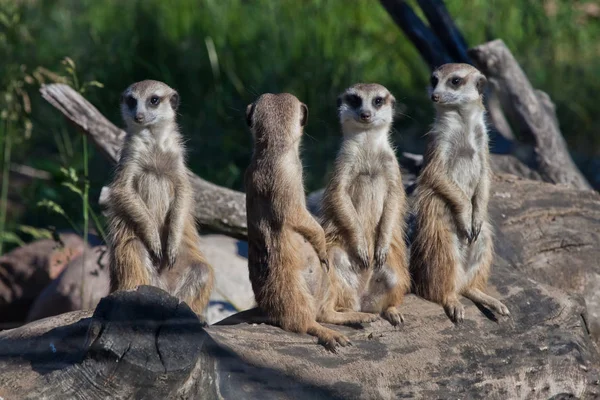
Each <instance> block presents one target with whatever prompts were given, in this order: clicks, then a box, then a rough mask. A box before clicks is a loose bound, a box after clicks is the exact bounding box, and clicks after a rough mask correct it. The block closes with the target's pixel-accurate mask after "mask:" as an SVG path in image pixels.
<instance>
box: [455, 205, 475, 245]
mask: <svg viewBox="0 0 600 400" xmlns="http://www.w3.org/2000/svg"><path fill="white" fill-rule="evenodd" d="M456 228H457V231H458V235H459V236H460V237H461V238H462V239H465V240H466V241H467V243H468V244H471V242H472V241H473V230H472V221H471V214H470V213H468V212H463V213H462V214H460V215H458V216H457V218H456Z"/></svg>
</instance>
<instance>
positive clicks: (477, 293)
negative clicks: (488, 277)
mask: <svg viewBox="0 0 600 400" xmlns="http://www.w3.org/2000/svg"><path fill="white" fill-rule="evenodd" d="M463 296H465V297H466V298H467V299H469V300H471V301H472V302H474V303H479V304H481V305H484V306H486V307H487V308H489V309H491V310H493V311H496V312H497V313H498V314H500V315H509V314H510V312H509V311H508V308H507V307H506V306H505V305H504V304H502V302H501V301H500V300H498V299H495V298H493V297H492V296H490V295H487V294H485V293H483V292H482V291H481V290H479V289H473V288H471V289H467V290H466V291H465V293H463Z"/></svg>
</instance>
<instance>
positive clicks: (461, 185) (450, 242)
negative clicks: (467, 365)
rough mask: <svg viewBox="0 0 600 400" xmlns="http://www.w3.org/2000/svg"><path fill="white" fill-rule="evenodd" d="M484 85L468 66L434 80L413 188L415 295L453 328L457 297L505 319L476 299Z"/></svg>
mask: <svg viewBox="0 0 600 400" xmlns="http://www.w3.org/2000/svg"><path fill="white" fill-rule="evenodd" d="M485 84H486V78H485V77H484V76H483V74H482V73H481V72H479V71H478V70H477V69H476V68H474V67H472V66H470V65H468V64H445V65H442V66H441V67H439V68H437V69H436V70H435V71H434V72H433V74H432V76H431V86H432V92H431V100H432V101H433V102H434V105H435V109H436V118H435V122H434V124H433V128H432V129H431V131H430V132H429V134H428V136H429V143H428V147H427V152H426V154H425V165H424V168H423V170H422V172H421V175H420V176H419V178H418V181H417V195H416V199H415V214H416V221H415V222H416V226H415V237H414V240H413V243H412V248H411V272H412V275H413V279H414V287H415V291H416V293H417V294H419V295H420V296H423V297H424V298H426V299H428V300H431V301H434V302H436V303H439V304H441V305H442V306H443V307H444V309H445V311H446V313H447V314H448V316H449V317H450V319H452V320H453V321H454V322H459V321H462V320H463V318H464V312H465V311H464V307H463V306H462V305H461V303H460V302H459V299H458V296H459V295H463V296H465V297H467V298H468V299H470V300H472V301H473V302H476V303H480V304H482V305H484V306H486V307H489V308H491V309H492V310H494V311H496V312H498V313H499V314H502V315H508V314H509V312H508V308H506V306H505V305H504V304H502V303H501V302H500V301H498V300H497V299H495V298H493V297H491V296H489V295H487V294H485V293H483V292H482V290H483V289H484V288H485V286H486V282H487V278H488V275H489V273H490V266H491V264H492V259H493V243H492V230H491V226H490V223H489V219H488V200H489V186H490V178H491V177H490V162H489V161H490V160H489V158H490V155H489V148H488V136H487V131H486V126H485V121H484V112H485V109H484V106H483V95H482V93H483V89H484V87H485Z"/></svg>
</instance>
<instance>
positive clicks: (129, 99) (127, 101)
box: [125, 96, 137, 110]
mask: <svg viewBox="0 0 600 400" xmlns="http://www.w3.org/2000/svg"><path fill="white" fill-rule="evenodd" d="M125 104H127V107H129V109H130V110H133V109H134V108H135V106H137V100H136V99H135V97H133V96H127V97H126V98H125Z"/></svg>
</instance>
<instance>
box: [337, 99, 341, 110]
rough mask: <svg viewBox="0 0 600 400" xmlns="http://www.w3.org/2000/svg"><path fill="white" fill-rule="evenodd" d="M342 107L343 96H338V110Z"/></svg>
mask: <svg viewBox="0 0 600 400" xmlns="http://www.w3.org/2000/svg"><path fill="white" fill-rule="evenodd" d="M341 106H342V96H338V98H337V108H340V107H341Z"/></svg>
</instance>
